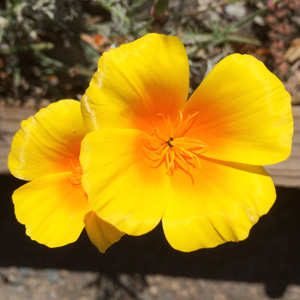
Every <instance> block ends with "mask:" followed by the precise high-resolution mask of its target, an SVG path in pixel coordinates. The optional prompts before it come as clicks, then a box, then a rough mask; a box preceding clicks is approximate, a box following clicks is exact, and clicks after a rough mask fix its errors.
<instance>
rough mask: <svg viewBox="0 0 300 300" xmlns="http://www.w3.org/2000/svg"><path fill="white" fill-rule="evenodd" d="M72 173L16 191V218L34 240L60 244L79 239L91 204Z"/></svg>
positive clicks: (56, 175) (56, 245)
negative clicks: (71, 178)
mask: <svg viewBox="0 0 300 300" xmlns="http://www.w3.org/2000/svg"><path fill="white" fill-rule="evenodd" d="M70 175H71V173H69V172H66V173H59V174H50V175H46V176H44V177H42V178H39V179H36V180H33V181H31V182H29V183H26V184H24V185H23V186H21V187H20V188H18V189H17V190H15V191H14V193H13V196H12V198H13V202H14V205H15V214H16V217H17V219H18V221H19V222H20V223H21V224H24V225H25V226H26V234H27V235H28V236H30V237H31V239H32V240H35V241H37V242H38V243H40V244H45V245H46V246H48V247H60V246H64V245H66V244H69V243H72V242H75V241H76V240H77V239H78V237H79V235H80V233H81V231H82V230H83V228H84V216H85V214H86V213H87V212H88V211H89V210H90V207H89V205H88V201H87V197H86V195H85V193H84V191H83V189H82V188H77V187H74V186H73V185H72V184H71V182H70V181H69V179H68V178H69V176H70Z"/></svg>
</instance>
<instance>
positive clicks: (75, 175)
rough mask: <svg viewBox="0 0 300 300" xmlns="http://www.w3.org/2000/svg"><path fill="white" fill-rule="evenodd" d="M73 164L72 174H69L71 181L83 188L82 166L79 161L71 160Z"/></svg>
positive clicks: (75, 185)
mask: <svg viewBox="0 0 300 300" xmlns="http://www.w3.org/2000/svg"><path fill="white" fill-rule="evenodd" d="M71 166H72V174H71V175H69V176H68V179H69V182H70V183H71V184H72V185H73V186H74V187H77V188H82V185H81V178H82V173H83V170H82V167H81V165H80V163H79V162H76V163H74V162H73V161H72V160H71Z"/></svg>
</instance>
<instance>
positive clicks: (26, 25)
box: [0, 0, 300, 105]
mask: <svg viewBox="0 0 300 300" xmlns="http://www.w3.org/2000/svg"><path fill="white" fill-rule="evenodd" d="M299 16H300V0H285V1H284V0H247V1H246V0H243V1H241V0H217V1H216V0H213V1H208V0H198V1H197V0H188V1H183V0H174V1H168V0H136V1H133V0H106V1H102V0H83V1H79V0H23V1H22V0H6V1H4V2H1V4H0V93H1V95H2V102H5V103H6V104H11V105H16V104H24V103H26V102H28V101H29V100H30V99H31V102H32V103H34V104H36V103H39V102H40V101H41V100H42V99H49V100H50V101H55V100H58V99H61V98H78V99H80V96H81V95H82V94H83V93H84V91H85V89H86V88H87V86H88V83H89V81H90V79H91V76H92V75H93V73H94V71H95V70H96V67H97V60H98V59H99V57H100V56H101V54H102V53H103V52H105V51H107V50H109V49H111V48H115V47H117V46H119V45H120V44H122V43H126V42H130V41H132V40H134V39H136V38H138V37H141V36H143V35H145V34H147V33H149V32H158V33H164V34H169V35H176V36H178V37H179V38H180V39H181V40H182V42H183V43H184V44H185V46H186V49H187V52H188V55H189V60H190V70H191V90H192V89H194V88H195V87H196V86H197V85H198V84H199V83H200V82H201V80H202V79H203V77H204V76H205V74H206V73H207V72H209V71H210V69H211V68H212V67H213V66H214V65H215V64H216V63H217V62H218V61H219V60H220V59H221V58H223V57H224V56H226V55H228V54H229V53H232V52H240V53H249V54H252V55H255V56H257V57H258V58H259V59H261V60H263V61H264V62H265V63H266V64H267V66H268V67H269V68H270V69H271V71H273V72H274V73H276V74H277V75H278V76H279V77H280V78H281V79H283V80H288V79H289V77H290V75H291V74H292V73H293V72H295V71H298V70H299V66H300V42H299V39H297V38H299V32H300V17H299ZM297 35H298V36H297ZM154 63H155V62H154ZM299 72H300V71H299Z"/></svg>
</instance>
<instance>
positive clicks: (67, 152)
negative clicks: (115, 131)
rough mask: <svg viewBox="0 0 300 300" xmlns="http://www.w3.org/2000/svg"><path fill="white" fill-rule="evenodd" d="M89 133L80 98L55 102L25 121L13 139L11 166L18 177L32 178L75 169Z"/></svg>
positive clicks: (9, 159)
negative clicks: (83, 117) (87, 132)
mask: <svg viewBox="0 0 300 300" xmlns="http://www.w3.org/2000/svg"><path fill="white" fill-rule="evenodd" d="M85 134H86V130H85V127H84V124H83V120H82V116H81V111H80V103H79V102H78V101H75V100H61V101H58V102H56V103H52V104H50V105H49V106H48V107H47V108H43V109H41V110H40V111H39V112H38V113H36V114H35V115H34V116H32V117H30V118H28V120H25V121H23V122H22V123H21V129H20V130H19V131H18V132H17V133H16V135H15V137H14V139H13V141H12V146H11V153H10V155H9V158H8V166H9V169H10V171H11V173H12V174H13V175H14V176H15V177H17V178H20V179H24V180H28V181H30V180H33V179H36V178H39V177H42V176H44V175H46V174H51V173H58V172H65V171H71V170H72V168H73V166H72V164H73V163H74V164H76V163H77V162H78V157H79V152H80V143H81V140H82V139H83V137H84V135H85Z"/></svg>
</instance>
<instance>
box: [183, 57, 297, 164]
mask: <svg viewBox="0 0 300 300" xmlns="http://www.w3.org/2000/svg"><path fill="white" fill-rule="evenodd" d="M183 111H184V113H185V114H194V113H195V112H197V113H198V115H197V120H196V123H195V124H194V126H193V128H192V129H191V131H190V132H189V134H190V135H191V136H192V137H196V136H197V138H199V139H200V140H202V141H203V142H205V143H206V144H207V146H208V148H207V152H206V153H205V154H203V155H205V156H208V157H211V158H215V159H220V160H226V161H235V162H240V163H245V164H254V165H267V164H273V163H277V162H280V161H282V160H284V159H286V158H287V157H288V156H289V154H290V151H291V143H292V133H293V119H292V114H291V99H290V95H289V94H288V93H287V92H286V90H285V89H284V86H283V84H282V83H281V82H280V80H279V79H278V78H277V77H276V76H275V75H273V74H272V73H271V72H270V71H269V70H268V69H267V68H266V67H265V66H264V64H263V63H262V62H260V61H259V60H257V59H255V58H254V57H252V56H249V55H240V54H233V55H230V56H228V57H226V58H224V59H223V60H222V61H221V62H220V63H218V64H217V65H216V66H215V68H214V69H213V70H212V71H211V72H210V73H209V74H208V76H207V77H206V78H205V79H204V81H203V82H202V83H201V85H200V86H199V87H198V89H197V90H196V91H195V93H194V94H193V95H192V97H191V98H190V100H189V101H188V102H187V104H186V106H185V108H184V109H183Z"/></svg>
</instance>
